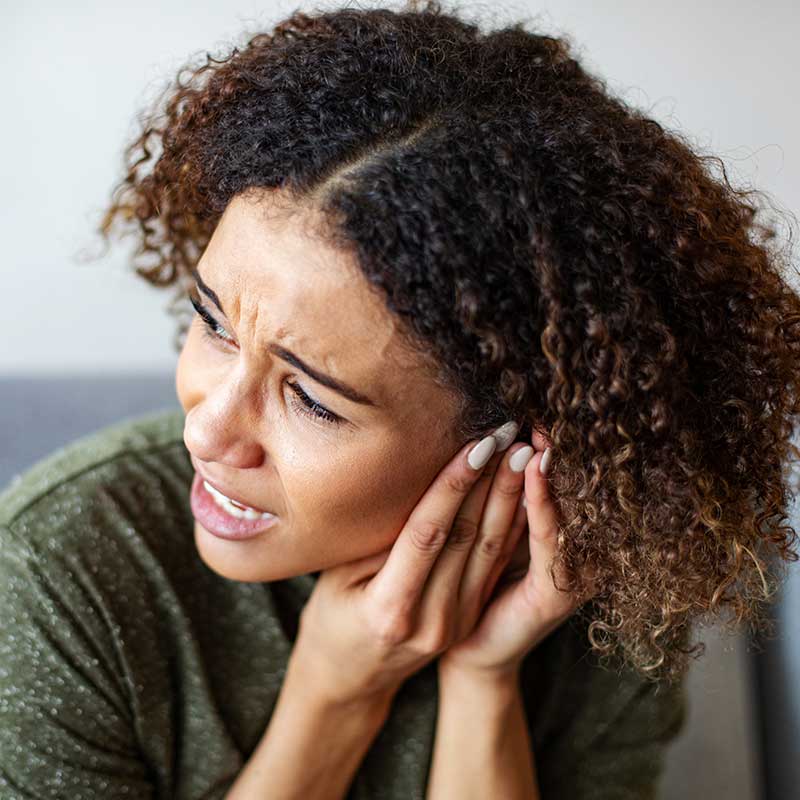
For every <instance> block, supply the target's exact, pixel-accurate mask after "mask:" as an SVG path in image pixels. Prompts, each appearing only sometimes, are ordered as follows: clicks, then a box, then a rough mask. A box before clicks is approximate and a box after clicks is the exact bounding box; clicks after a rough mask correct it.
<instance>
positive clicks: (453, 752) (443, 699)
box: [426, 670, 540, 800]
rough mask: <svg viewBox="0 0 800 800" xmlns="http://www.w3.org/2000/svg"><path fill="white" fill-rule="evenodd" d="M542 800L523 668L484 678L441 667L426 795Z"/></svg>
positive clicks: (431, 799) (438, 799)
mask: <svg viewBox="0 0 800 800" xmlns="http://www.w3.org/2000/svg"><path fill="white" fill-rule="evenodd" d="M450 797H458V798H463V800H470V798H476V799H477V798H485V797H502V798H507V800H517V798H520V800H522V799H523V798H524V800H539V798H540V795H539V790H538V786H537V778H536V767H535V764H534V759H533V749H532V746H531V740H530V736H529V733H528V725H527V720H526V716H525V708H524V706H523V703H522V695H521V692H520V689H519V672H518V671H515V672H514V673H513V674H512V675H510V676H509V677H507V678H503V679H497V680H484V679H478V678H477V677H476V678H472V677H466V676H464V675H463V674H458V675H457V674H449V673H447V672H445V671H442V670H440V672H439V713H438V716H437V719H436V737H435V740H434V749H433V756H432V762H431V772H430V775H429V776H428V787H427V792H426V800H441V799H443V798H450Z"/></svg>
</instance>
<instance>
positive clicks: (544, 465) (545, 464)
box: [539, 447, 553, 475]
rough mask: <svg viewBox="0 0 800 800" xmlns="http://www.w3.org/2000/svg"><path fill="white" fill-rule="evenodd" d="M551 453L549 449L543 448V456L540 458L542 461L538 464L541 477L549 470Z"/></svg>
mask: <svg viewBox="0 0 800 800" xmlns="http://www.w3.org/2000/svg"><path fill="white" fill-rule="evenodd" d="M552 454H553V451H552V450H551V448H549V447H547V448H545V451H544V455H543V456H542V460H541V461H540V462H539V472H541V473H542V475H547V470H548V469H550V459H551V457H552Z"/></svg>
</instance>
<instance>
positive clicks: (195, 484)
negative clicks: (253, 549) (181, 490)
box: [189, 472, 279, 541]
mask: <svg viewBox="0 0 800 800" xmlns="http://www.w3.org/2000/svg"><path fill="white" fill-rule="evenodd" d="M203 480H204V478H203V476H202V475H201V474H200V473H199V472H195V474H194V480H193V481H192V489H191V497H190V501H189V502H190V505H191V509H192V514H193V515H194V518H195V519H196V520H197V521H198V522H199V523H200V524H201V525H202V526H203V528H205V529H206V530H207V531H208V532H209V533H210V534H212V535H213V536H217V537H219V538H220V539H229V540H233V541H239V540H242V539H252V538H253V537H255V536H258V535H259V534H261V533H264V532H265V531H267V530H268V529H269V528H271V527H273V526H274V525H275V524H276V523H277V522H278V521H279V518H278V517H270V518H269V519H238V518H236V517H232V516H231V515H230V514H228V513H227V512H226V511H225V510H224V509H222V508H220V506H218V505H217V503H216V501H215V500H214V498H213V497H212V496H211V495H210V494H209V492H208V490H207V489H206V488H205V486H203Z"/></svg>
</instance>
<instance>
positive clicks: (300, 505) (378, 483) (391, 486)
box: [283, 440, 439, 555]
mask: <svg viewBox="0 0 800 800" xmlns="http://www.w3.org/2000/svg"><path fill="white" fill-rule="evenodd" d="M401 447H402V442H401V441H399V440H398V441H397V442H395V449H393V448H392V447H389V446H383V447H376V448H375V449H374V450H372V451H370V452H361V453H358V452H357V453H351V452H349V451H339V453H338V454H337V453H335V451H330V452H326V457H322V456H320V457H318V458H313V457H309V458H308V459H305V467H304V468H303V469H301V470H297V466H298V465H297V464H294V465H293V466H292V473H293V474H294V476H295V480H294V487H295V491H292V490H291V489H290V488H289V486H288V484H287V492H288V494H289V496H290V497H291V498H292V500H293V504H294V506H295V509H296V510H297V512H298V514H300V515H302V517H303V518H304V520H305V524H307V525H308V527H309V529H311V530H314V531H318V532H320V534H321V535H322V536H324V537H326V538H328V537H330V539H331V541H335V542H338V544H337V545H336V546H338V547H344V546H345V544H344V543H345V542H352V543H353V544H354V545H356V546H358V547H359V549H360V550H361V551H362V555H364V554H367V553H369V552H376V551H377V550H378V549H382V548H385V547H388V546H390V545H391V543H392V542H393V541H394V540H395V539H396V537H397V536H398V534H399V533H400V531H401V530H402V528H403V526H404V525H405V523H406V521H407V519H408V517H409V515H410V514H411V512H412V511H413V509H414V507H415V506H416V504H417V502H418V501H419V499H420V498H421V497H422V495H423V494H424V492H425V491H426V490H427V487H428V486H429V485H430V482H431V480H432V478H433V477H434V476H435V475H436V473H437V472H438V469H439V466H438V465H437V464H435V463H434V460H433V459H432V458H430V457H426V454H424V453H417V454H414V457H413V458H412V457H411V455H410V454H409V455H406V456H403V455H401V454H400V450H401ZM328 455H330V457H327V456H328ZM287 466H288V465H287V464H286V463H284V465H283V469H284V470H285V469H286V468H287ZM284 475H287V473H286V472H285V471H284ZM303 527H305V525H304V526H303Z"/></svg>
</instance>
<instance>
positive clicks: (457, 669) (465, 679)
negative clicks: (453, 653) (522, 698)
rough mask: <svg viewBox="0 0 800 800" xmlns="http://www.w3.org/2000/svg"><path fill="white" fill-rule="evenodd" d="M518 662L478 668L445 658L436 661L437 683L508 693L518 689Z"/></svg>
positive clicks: (472, 691) (466, 688)
mask: <svg viewBox="0 0 800 800" xmlns="http://www.w3.org/2000/svg"><path fill="white" fill-rule="evenodd" d="M520 666H521V665H520V664H513V665H509V666H507V667H504V668H502V669H500V668H495V669H479V668H473V667H465V666H463V665H458V664H453V663H451V662H449V661H447V659H446V658H440V659H439V662H438V676H439V685H440V686H446V687H448V688H452V689H457V690H460V691H465V692H470V693H471V694H472V693H475V692H478V693H481V694H487V693H488V694H490V695H491V694H497V695H509V694H513V693H514V692H516V691H518V690H519V679H520Z"/></svg>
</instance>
